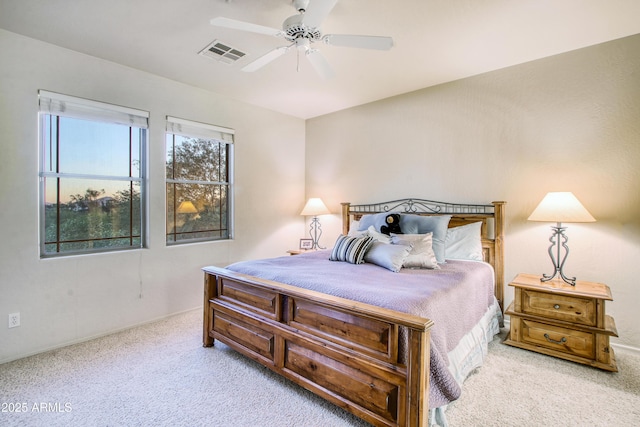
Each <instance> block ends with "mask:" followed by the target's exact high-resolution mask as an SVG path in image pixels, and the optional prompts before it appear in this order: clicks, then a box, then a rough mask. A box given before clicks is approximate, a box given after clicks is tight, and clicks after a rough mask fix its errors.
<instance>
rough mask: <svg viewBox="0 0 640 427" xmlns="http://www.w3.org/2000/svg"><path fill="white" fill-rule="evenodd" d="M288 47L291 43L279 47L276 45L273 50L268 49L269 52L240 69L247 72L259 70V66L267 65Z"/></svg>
mask: <svg viewBox="0 0 640 427" xmlns="http://www.w3.org/2000/svg"><path fill="white" fill-rule="evenodd" d="M290 47H291V45H289V46H280V47H277V48H275V49H273V50H270V51H269V52H267V53H265V54H264V55H262V56H261V57H260V58H258V59H256V60H255V61H253V62H250V63H249V64H247V65H245V66H244V68H242V71H245V72H247V73H251V72H253V71H256V70H259V69H260V68H262V67H264V66H265V65H267V64H268V63H269V62H271V61H273V60H274V59H276V58H279V57H281V56H282V55H284V54H285V53H286V52H287V51H288V50H289V48H290Z"/></svg>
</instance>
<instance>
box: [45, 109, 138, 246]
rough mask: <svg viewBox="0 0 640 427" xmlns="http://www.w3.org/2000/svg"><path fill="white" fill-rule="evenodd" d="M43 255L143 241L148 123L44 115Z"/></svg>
mask: <svg viewBox="0 0 640 427" xmlns="http://www.w3.org/2000/svg"><path fill="white" fill-rule="evenodd" d="M40 134H41V144H42V156H41V162H42V163H41V172H40V183H41V184H40V186H41V197H42V214H41V224H42V225H41V229H42V232H41V248H42V249H41V252H42V255H43V256H50V255H59V254H70V253H86V252H97V251H104V250H114V249H122V248H140V247H142V246H143V242H144V238H143V228H144V227H143V208H142V207H143V205H142V200H141V185H142V184H143V181H142V178H143V174H142V172H141V169H142V168H141V165H142V159H143V154H144V146H145V142H146V129H144V128H139V127H133V126H127V125H123V124H118V123H105V122H100V121H94V120H84V119H79V118H75V117H65V116H61V115H54V114H41V115H40Z"/></svg>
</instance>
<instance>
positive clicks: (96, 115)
mask: <svg viewBox="0 0 640 427" xmlns="http://www.w3.org/2000/svg"><path fill="white" fill-rule="evenodd" d="M38 104H39V112H38V154H39V167H38V181H39V185H38V187H39V192H38V200H39V203H38V205H39V206H38V210H39V224H40V225H39V231H40V233H39V237H38V240H39V248H40V258H43V259H45V258H55V257H66V256H75V255H89V254H98V253H105V252H115V251H123V250H125V251H126V250H138V249H143V248H146V247H147V246H148V235H149V233H148V199H147V193H148V191H147V185H148V179H147V176H148V169H147V164H148V161H147V157H148V146H149V126H148V121H149V112H147V111H143V110H138V109H134V108H129V107H123V106H119V105H114V104H109V103H105V102H100V101H93V100H89V99H85V98H79V97H74V96H69V95H63V94H59V93H54V92H49V91H45V90H39V91H38ZM47 116H51V119H52V120H56V121H57V122H58V125H59V122H60V119H59V118H69V119H79V120H88V121H92V122H97V123H101V124H118V125H124V126H128V127H129V144H131V141H133V139H132V138H133V132H132V129H133V128H135V129H139V130H140V132H139V134H138V138H139V139H138V143H139V149H138V152H137V154H138V156H139V162H140V163H139V176H132V171H131V161H132V159H131V155H132V153H133V151H131V150H132V148H131V147H130V148H129V163H130V164H129V166H128V168H129V176H128V177H127V176H124V175H123V176H119V175H99V174H95V175H94V174H90V173H70V172H64V171H62V172H61V171H59V170H55V171H47V166H46V164H45V162H46V154H45V153H46V152H47V151H46V150H47V148H46V147H45V144H46V138H45V135H44V133H45V123H44V121H45V120H46V117H47ZM57 130H58V131H59V129H57ZM56 144H60V140H59V137H58V136H57V137H56ZM47 179H57V180H58V183H59V180H60V179H87V180H101V181H120V182H129V183H131V185H133V183H136V182H137V183H139V186H140V195H139V197H140V206H139V210H140V237H139V238H140V245H139V246H138V245H130V246H119V247H118V246H116V247H101V248H92V249H74V250H66V251H56V252H47V251H46V246H47V245H48V244H49V243H47V242H46V226H47V223H46V209H47V206H46V198H47V196H46V180H47ZM59 199H60V195H59V194H58V196H57V200H56V201H57V202H58V206H59V202H60V200H59ZM134 211H135V208H134V206H133V205H131V207H130V216H131V219H130V230H131V227H132V225H131V224H132V221H133V220H134V219H133V216H132V215H131V214H132V213H133V212H134ZM121 238H123V239H127V238H128V239H129V240H130V241H131V240H132V239H134V238H137V236H134V235H133V234H131V235H128V236H122V237H121ZM90 240H93V239H91V238H88V239H86V241H90ZM55 243H57V244H58V245H59V244H60V243H61V242H60V236H57V238H56V242H55Z"/></svg>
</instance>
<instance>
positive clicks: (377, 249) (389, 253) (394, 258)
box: [364, 242, 411, 273]
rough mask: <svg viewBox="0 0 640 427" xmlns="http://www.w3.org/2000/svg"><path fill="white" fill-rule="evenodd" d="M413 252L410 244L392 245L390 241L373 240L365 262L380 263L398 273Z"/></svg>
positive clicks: (381, 265)
mask: <svg viewBox="0 0 640 427" xmlns="http://www.w3.org/2000/svg"><path fill="white" fill-rule="evenodd" d="M410 252H411V246H409V245H391V244H389V243H382V242H373V244H372V245H371V247H370V248H369V250H368V251H367V253H366V254H365V256H364V260H365V262H368V263H371V264H375V265H379V266H380V267H384V268H386V269H387V270H391V271H393V272H394V273H397V272H398V271H400V269H401V268H402V264H403V263H404V261H405V259H407V257H408V256H409V253H410Z"/></svg>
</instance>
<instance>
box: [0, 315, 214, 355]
mask: <svg viewBox="0 0 640 427" xmlns="http://www.w3.org/2000/svg"><path fill="white" fill-rule="evenodd" d="M193 310H202V307H200V306H199V307H194V308H190V309H187V310H182V311H179V312H176V313H171V314H167V315H165V316H160V317H156V318H153V319H151V320H146V321H144V322H140V323H136V324H134V325H130V326H125V327H122V328H118V329H113V330H110V331H107V332H103V333H100V334H96V335H91V336H88V337H83V338H78V339H75V340H72V341H67V342H64V343H62V344H57V345H54V346H51V347H43V348H41V349H38V350H35V351H31V352H29V353H24V354H18V355H14V356H10V357H9V358H7V359H3V360H0V365H2V364H4V363H9V362H13V361H14V360H20V359H24V358H25V357H30V356H35V355H36V354H40V353H46V352H47V351H51V350H57V349H59V348H64V347H68V346H70V345H75V344H80V343H83V342H87V341H91V340H95V339H98V338H102V337H106V336H107V335H112V334H117V333H118V332H122V331H127V330H129V329H133V328H137V327H139V326H144V325H148V324H150V323H155V322H159V321H161V320H164V319H168V318H169V317H173V316H177V315H179V314H183V313H188V312H190V311H193Z"/></svg>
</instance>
